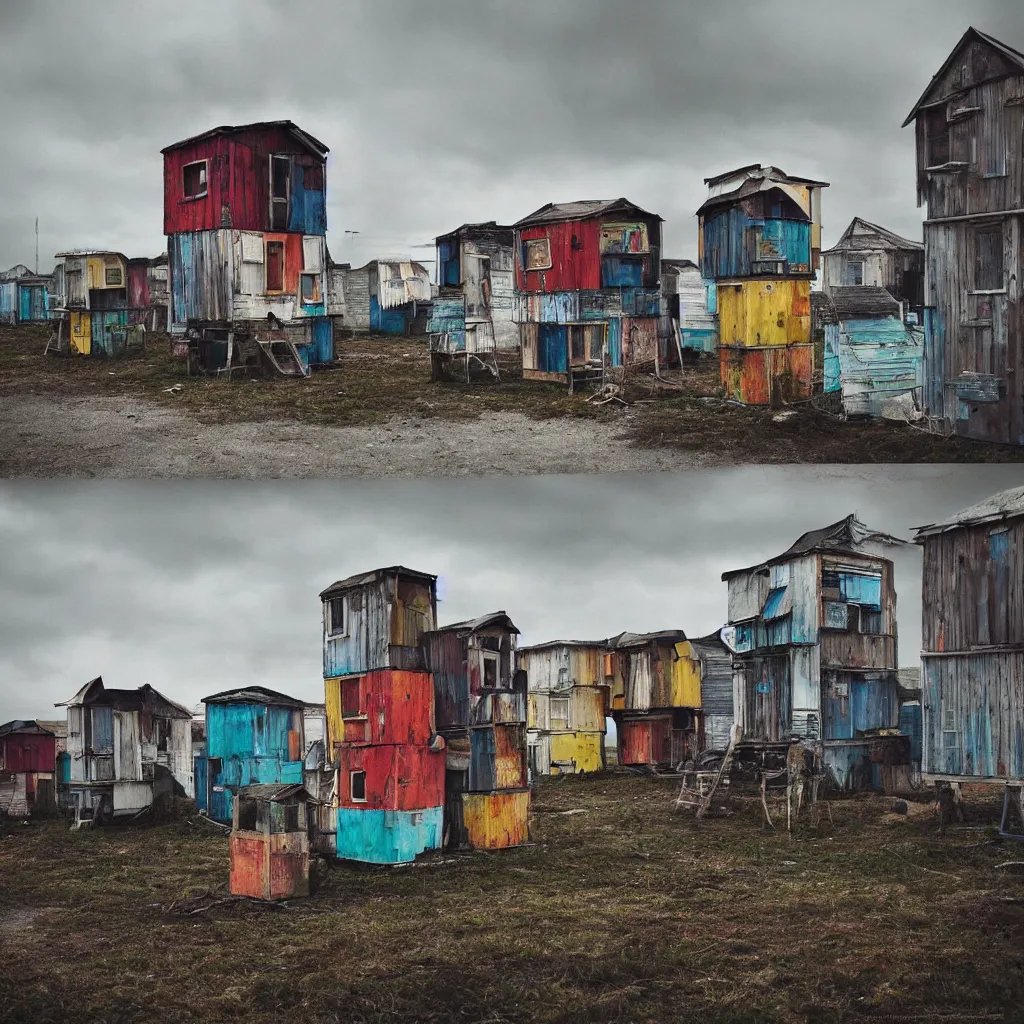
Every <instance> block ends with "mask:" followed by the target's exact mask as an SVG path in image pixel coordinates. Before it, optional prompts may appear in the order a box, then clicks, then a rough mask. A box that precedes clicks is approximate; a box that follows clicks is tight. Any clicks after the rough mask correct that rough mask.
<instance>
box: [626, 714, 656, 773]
mask: <svg viewBox="0 0 1024 1024" xmlns="http://www.w3.org/2000/svg"><path fill="white" fill-rule="evenodd" d="M653 763H654V758H653V756H652V750H651V723H650V722H623V723H622V724H621V725H620V726H619V764H653Z"/></svg>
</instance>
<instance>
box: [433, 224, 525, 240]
mask: <svg viewBox="0 0 1024 1024" xmlns="http://www.w3.org/2000/svg"><path fill="white" fill-rule="evenodd" d="M513 233H514V228H513V227H512V225H511V224H499V223H498V222H497V221H494V220H489V221H481V222H479V223H476V224H461V225H459V227H457V228H456V229H455V230H454V231H449V232H447V234H444V235H438V236H437V238H436V239H435V241H437V242H443V241H445V240H446V239H449V238H465V237H466V236H467V235H477V234H509V235H511V234H513Z"/></svg>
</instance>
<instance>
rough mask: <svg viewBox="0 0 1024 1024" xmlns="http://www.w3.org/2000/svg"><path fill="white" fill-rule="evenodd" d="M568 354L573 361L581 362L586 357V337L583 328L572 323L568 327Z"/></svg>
mask: <svg viewBox="0 0 1024 1024" xmlns="http://www.w3.org/2000/svg"><path fill="white" fill-rule="evenodd" d="M569 356H570V358H571V359H572V361H573V362H574V363H582V362H585V361H586V358H587V346H586V339H585V338H584V336H583V328H582V327H580V326H578V325H576V324H573V325H572V326H571V327H570V328H569Z"/></svg>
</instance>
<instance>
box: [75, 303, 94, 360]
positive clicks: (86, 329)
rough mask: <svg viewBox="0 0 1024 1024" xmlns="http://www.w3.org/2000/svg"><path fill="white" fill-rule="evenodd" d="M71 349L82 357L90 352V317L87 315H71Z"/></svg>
mask: <svg viewBox="0 0 1024 1024" xmlns="http://www.w3.org/2000/svg"><path fill="white" fill-rule="evenodd" d="M71 347H72V348H73V349H74V350H75V351H76V352H77V353H78V354H79V355H82V356H87V355H89V354H90V353H91V352H92V317H91V315H90V314H89V313H74V312H73V313H72V314H71Z"/></svg>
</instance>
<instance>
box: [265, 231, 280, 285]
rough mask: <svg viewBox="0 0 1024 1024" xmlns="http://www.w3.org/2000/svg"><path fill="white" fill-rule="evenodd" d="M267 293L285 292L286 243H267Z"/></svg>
mask: <svg viewBox="0 0 1024 1024" xmlns="http://www.w3.org/2000/svg"><path fill="white" fill-rule="evenodd" d="M267 291H268V292H283V291H284V242H267Z"/></svg>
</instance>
